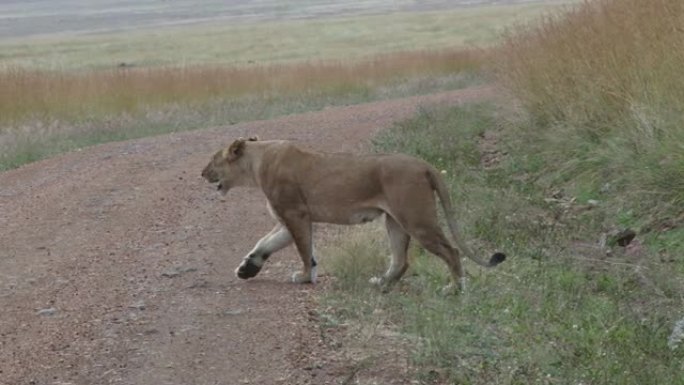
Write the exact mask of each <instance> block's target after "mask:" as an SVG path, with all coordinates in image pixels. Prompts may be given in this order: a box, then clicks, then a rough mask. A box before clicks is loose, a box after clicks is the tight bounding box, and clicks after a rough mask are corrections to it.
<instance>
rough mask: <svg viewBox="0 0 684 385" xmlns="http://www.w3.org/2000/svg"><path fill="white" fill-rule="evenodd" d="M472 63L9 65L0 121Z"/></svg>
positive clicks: (383, 78)
mask: <svg viewBox="0 0 684 385" xmlns="http://www.w3.org/2000/svg"><path fill="white" fill-rule="evenodd" d="M479 63H480V55H479V53H478V52H476V51H474V50H457V49H454V50H440V51H418V52H402V53H394V54H387V55H380V56H375V57H372V58H368V59H365V60H362V61H356V62H345V61H321V62H304V63H298V64H290V65H282V64H281V65H269V66H245V67H207V66H192V67H182V68H177V67H173V68H139V69H138V68H126V67H122V68H119V69H114V70H106V71H88V72H82V73H72V72H56V71H55V72H45V71H30V70H24V69H18V68H13V69H8V70H6V71H2V72H0V84H3V87H2V88H1V89H0V126H4V127H5V128H7V126H12V125H15V124H18V123H21V122H23V121H26V120H41V121H45V120H79V119H93V118H98V117H101V116H105V115H111V114H122V113H128V114H134V113H136V112H139V111H140V110H143V109H147V108H149V107H154V106H161V105H165V104H173V103H182V104H201V103H203V102H206V101H208V100H215V99H228V98H236V97H242V96H245V95H247V94H252V95H266V96H269V95H274V94H293V93H302V92H307V91H309V90H316V91H321V90H328V91H332V92H334V91H336V90H340V91H344V90H345V89H353V88H354V87H363V86H377V85H383V84H386V83H387V82H389V81H392V80H393V79H400V78H408V77H414V76H417V75H421V76H426V75H427V76H431V75H443V74H447V73H454V72H462V71H472V70H475V69H476V68H477V67H478V65H479Z"/></svg>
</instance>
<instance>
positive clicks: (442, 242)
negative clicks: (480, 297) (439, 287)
mask: <svg viewBox="0 0 684 385" xmlns="http://www.w3.org/2000/svg"><path fill="white" fill-rule="evenodd" d="M413 235H414V237H415V238H416V239H417V240H418V242H420V244H421V245H422V246H423V247H424V248H425V249H426V250H427V251H429V252H431V253H432V254H434V255H436V256H438V257H440V258H441V259H442V260H443V261H444V262H446V264H447V266H449V270H450V272H451V276H452V278H453V283H451V284H449V285H447V286H446V287H445V288H444V290H443V292H444V293H448V292H452V291H454V289H455V286H454V283H457V284H458V287H459V289H460V290H461V291H462V292H463V291H465V275H464V273H463V267H462V266H461V256H460V255H459V252H458V250H457V249H455V248H454V247H452V246H451V244H450V243H449V241H448V240H447V238H446V237H445V236H444V233H443V232H442V230H441V229H440V228H439V227H434V228H433V229H431V230H429V229H423V230H419V231H417V232H416V233H415V234H413Z"/></svg>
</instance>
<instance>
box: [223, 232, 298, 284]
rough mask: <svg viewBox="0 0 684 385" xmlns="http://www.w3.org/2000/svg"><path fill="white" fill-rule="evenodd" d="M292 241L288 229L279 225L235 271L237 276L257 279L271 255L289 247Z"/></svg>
mask: <svg viewBox="0 0 684 385" xmlns="http://www.w3.org/2000/svg"><path fill="white" fill-rule="evenodd" d="M292 241H293V238H292V235H291V234H290V232H289V231H288V230H287V228H286V227H285V226H283V225H282V224H280V223H279V224H277V225H276V226H275V227H274V228H273V230H271V232H269V233H268V234H266V235H265V236H264V237H263V238H261V239H260V240H259V242H257V244H256V245H255V246H254V248H253V249H252V251H250V252H249V254H247V256H246V257H245V258H244V259H243V260H242V263H240V266H238V267H237V269H235V275H237V276H238V278H241V279H247V278H252V277H255V276H256V275H257V274H258V273H259V271H261V268H262V267H263V265H264V262H266V260H267V259H268V257H270V256H271V254H273V253H275V252H276V251H278V250H281V249H283V248H285V247H287V246H288V245H290V244H291V243H292Z"/></svg>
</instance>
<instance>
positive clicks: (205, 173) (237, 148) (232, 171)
mask: <svg viewBox="0 0 684 385" xmlns="http://www.w3.org/2000/svg"><path fill="white" fill-rule="evenodd" d="M257 140H258V138H257V137H251V138H249V139H243V138H240V139H237V140H236V141H234V142H233V143H231V145H230V146H228V147H226V148H224V149H222V150H219V151H218V152H216V154H214V156H213V157H212V158H211V161H210V162H209V163H208V164H207V165H206V167H204V170H202V177H203V178H204V179H206V180H207V181H208V182H209V183H217V185H216V186H217V189H218V190H219V191H220V192H221V193H222V194H226V193H227V192H228V190H230V189H231V188H232V187H236V186H241V185H244V184H245V182H247V181H246V178H249V177H250V174H249V172H250V170H249V169H248V167H249V165H247V164H245V162H243V161H242V158H243V157H242V155H243V154H244V151H245V143H246V142H248V141H250V142H253V141H257Z"/></svg>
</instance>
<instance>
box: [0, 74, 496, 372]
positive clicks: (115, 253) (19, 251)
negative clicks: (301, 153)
mask: <svg viewBox="0 0 684 385" xmlns="http://www.w3.org/2000/svg"><path fill="white" fill-rule="evenodd" d="M491 94H492V90H491V89H490V88H488V87H480V88H472V89H467V90H462V91H455V92H448V93H441V94H435V95H428V96H421V97H413V98H407V99H401V100H392V101H383V102H377V103H370V104H364V105H357V106H349V107H339V108H329V109H326V110H324V111H321V112H314V113H308V114H302V115H293V116H287V117H283V118H279V119H275V120H269V121H257V122H251V123H244V124H238V125H233V126H227V127H217V128H212V129H207V130H201V131H194V132H187V133H179V134H172V135H167V136H160V137H154V138H147V139H142V140H135V141H128V142H119V143H111V144H106V145H101V146H97V147H92V148H88V149H85V150H83V151H80V152H73V153H69V154H66V155H63V156H59V157H56V158H53V159H48V160H45V161H42V162H38V163H34V164H30V165H27V166H24V167H21V168H19V169H16V170H12V171H9V172H5V173H2V174H0V384H6V385H19V384H41V385H42V384H55V385H56V384H98V385H101V384H154V385H163V384H227V385H233V384H337V383H343V382H344V381H346V380H348V379H349V378H351V377H350V374H353V373H350V371H349V370H346V367H345V365H348V363H344V362H336V361H335V360H334V359H333V357H335V352H334V351H333V350H334V349H335V347H334V346H333V345H330V344H327V343H324V342H323V341H322V339H321V338H322V337H321V334H320V331H319V325H318V321H317V320H316V319H315V317H313V316H312V314H313V312H312V309H313V306H315V304H314V302H313V296H314V295H315V294H316V292H317V291H319V290H324V287H325V285H317V286H312V285H295V284H291V283H289V282H288V278H289V277H290V273H291V271H293V270H295V269H296V268H297V267H298V262H297V259H298V258H297V257H296V255H295V252H294V249H293V248H288V249H286V250H284V251H282V252H281V253H280V254H279V255H276V256H275V257H273V258H271V259H270V260H269V263H268V264H267V266H266V267H265V268H264V270H263V271H262V272H261V274H260V275H259V276H258V277H257V278H255V279H252V280H249V281H240V280H238V279H237V278H235V276H234V275H233V269H234V268H235V267H236V266H237V265H238V264H239V261H240V260H241V258H242V257H243V256H244V254H245V253H246V252H247V251H249V250H250V248H251V247H252V246H253V244H254V243H255V242H256V241H257V240H258V239H259V238H260V237H261V236H262V235H263V234H265V233H266V232H267V231H269V230H270V228H271V227H272V225H273V220H272V219H271V218H270V217H269V215H268V213H267V211H266V208H265V205H264V199H263V197H262V196H261V194H260V193H258V192H256V191H250V190H237V191H231V192H230V194H229V195H228V196H226V197H225V198H222V197H220V196H219V194H218V193H216V192H215V191H213V189H214V187H212V186H211V185H209V184H208V183H205V182H204V181H203V180H201V178H200V176H199V173H200V171H201V168H202V167H203V166H204V164H205V163H206V162H207V161H208V159H209V157H210V156H211V154H212V153H213V152H214V151H216V150H217V149H218V148H220V147H221V146H223V145H224V144H226V143H229V142H230V141H231V140H232V139H234V138H236V137H239V136H248V135H254V134H256V135H259V136H260V137H261V138H264V139H268V138H281V139H293V140H298V141H302V142H304V143H306V144H308V145H311V146H312V147H315V148H319V149H323V150H331V151H342V150H344V151H354V150H358V149H359V148H360V146H361V144H363V143H364V141H366V140H367V139H369V138H370V137H372V136H373V135H374V134H375V133H376V132H378V130H381V129H383V128H386V127H388V126H390V125H391V124H392V123H393V122H395V121H397V120H402V119H405V118H408V117H410V116H411V115H412V114H414V113H415V111H416V108H417V107H419V106H432V105H437V104H456V103H461V102H465V101H468V100H472V99H476V98H481V97H484V96H490V95H491ZM325 279H326V278H325V277H323V278H322V280H323V281H325ZM350 370H357V369H356V368H352V369H350ZM358 370H363V368H362V369H358ZM388 376H389V377H388ZM397 376H401V373H397ZM391 377H392V373H385V374H384V375H383V378H391ZM396 381H397V383H402V381H403V379H401V378H397V379H396Z"/></svg>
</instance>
